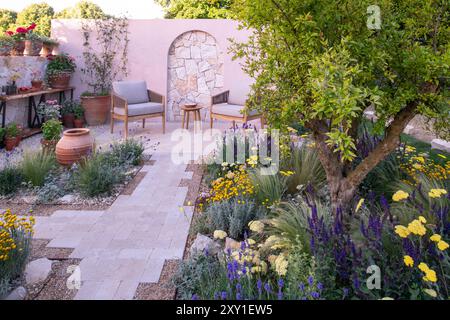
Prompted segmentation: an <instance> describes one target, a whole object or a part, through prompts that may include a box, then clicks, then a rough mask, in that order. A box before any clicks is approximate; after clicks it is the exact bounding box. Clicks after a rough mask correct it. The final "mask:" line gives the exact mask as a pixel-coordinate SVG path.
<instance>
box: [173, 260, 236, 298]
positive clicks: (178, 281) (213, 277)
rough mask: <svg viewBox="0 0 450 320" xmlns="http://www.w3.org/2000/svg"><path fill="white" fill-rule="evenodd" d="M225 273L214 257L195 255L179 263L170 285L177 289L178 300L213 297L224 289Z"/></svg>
mask: <svg viewBox="0 0 450 320" xmlns="http://www.w3.org/2000/svg"><path fill="white" fill-rule="evenodd" d="M226 282H227V278H226V272H224V270H223V266H222V265H221V264H220V262H219V261H218V260H217V258H216V257H214V256H207V255H204V254H197V255H194V256H191V257H190V258H189V259H187V260H183V261H181V264H180V267H179V268H178V271H177V273H176V274H175V275H174V276H173V278H172V283H173V284H174V285H175V286H176V288H177V295H178V298H180V299H184V300H190V299H192V297H193V295H194V294H199V293H200V294H201V295H202V296H203V297H210V298H211V297H213V296H214V293H215V292H219V291H220V288H226Z"/></svg>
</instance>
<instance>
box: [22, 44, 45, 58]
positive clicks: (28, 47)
mask: <svg viewBox="0 0 450 320" xmlns="http://www.w3.org/2000/svg"><path fill="white" fill-rule="evenodd" d="M41 50H42V41H37V40H25V51H24V53H23V54H24V55H26V56H32V57H38V56H39V55H40V53H41Z"/></svg>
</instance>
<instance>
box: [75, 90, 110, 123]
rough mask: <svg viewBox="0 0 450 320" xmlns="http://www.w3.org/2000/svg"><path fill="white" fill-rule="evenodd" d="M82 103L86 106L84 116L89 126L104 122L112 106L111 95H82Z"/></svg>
mask: <svg viewBox="0 0 450 320" xmlns="http://www.w3.org/2000/svg"><path fill="white" fill-rule="evenodd" d="M81 105H82V106H83V108H84V117H85V119H86V123H87V124H88V125H89V126H98V125H101V124H104V123H105V122H106V120H107V118H108V113H109V112H110V108H111V97H110V96H87V97H81Z"/></svg>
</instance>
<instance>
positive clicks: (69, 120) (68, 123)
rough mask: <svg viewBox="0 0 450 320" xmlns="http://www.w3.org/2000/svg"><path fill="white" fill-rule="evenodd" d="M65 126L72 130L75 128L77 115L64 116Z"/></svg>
mask: <svg viewBox="0 0 450 320" xmlns="http://www.w3.org/2000/svg"><path fill="white" fill-rule="evenodd" d="M62 118H63V125H64V127H66V128H69V129H72V128H73V126H74V124H73V123H74V120H75V115H74V114H73V113H67V114H64V115H63V116H62Z"/></svg>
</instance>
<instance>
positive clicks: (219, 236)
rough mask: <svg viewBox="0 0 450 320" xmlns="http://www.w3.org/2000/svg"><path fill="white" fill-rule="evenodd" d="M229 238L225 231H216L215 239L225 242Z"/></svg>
mask: <svg viewBox="0 0 450 320" xmlns="http://www.w3.org/2000/svg"><path fill="white" fill-rule="evenodd" d="M227 236H228V234H227V233H226V232H225V231H222V230H216V231H214V239H220V240H223V239H225V238H226V237H227Z"/></svg>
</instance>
